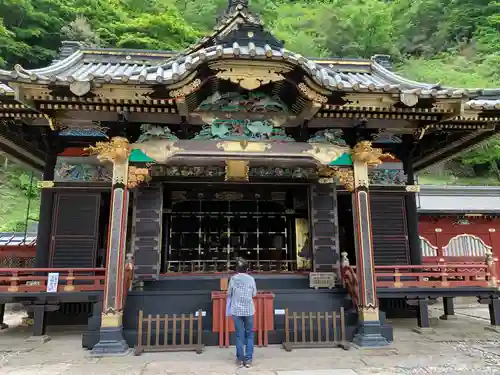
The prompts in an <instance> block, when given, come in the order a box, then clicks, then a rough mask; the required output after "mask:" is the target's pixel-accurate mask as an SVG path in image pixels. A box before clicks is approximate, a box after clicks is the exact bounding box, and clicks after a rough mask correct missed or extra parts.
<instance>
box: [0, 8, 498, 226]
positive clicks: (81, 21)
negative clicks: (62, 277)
mask: <svg viewBox="0 0 500 375" xmlns="http://www.w3.org/2000/svg"><path fill="white" fill-rule="evenodd" d="M250 3H251V7H252V9H253V10H254V11H255V12H256V13H258V14H260V17H261V18H262V19H263V20H264V21H265V22H266V24H267V27H268V28H269V29H270V30H271V31H272V32H273V33H274V34H275V35H277V36H278V37H279V38H281V39H283V40H285V42H286V46H287V48H288V49H290V50H293V51H295V52H298V53H301V54H303V55H305V56H315V57H328V56H336V57H370V56H372V55H374V54H376V53H384V54H390V55H392V57H393V59H394V61H395V62H396V68H397V70H398V71H399V72H400V73H402V74H403V75H405V76H407V77H408V78H410V79H415V80H419V81H427V82H432V83H437V82H440V83H441V84H443V85H452V86H457V87H485V88H487V87H500V53H499V50H498V46H499V45H500V1H498V0H391V1H387V0H251V1H250ZM226 5H227V1H226V0H0V68H12V66H13V65H14V64H21V65H22V66H24V67H26V68H36V67H41V66H45V65H47V64H49V63H50V62H51V60H53V59H54V57H55V56H56V55H57V51H58V48H59V46H60V44H61V41H62V40H65V39H66V40H67V39H72V40H78V41H81V42H84V43H85V44H87V45H89V46H97V47H122V48H144V49H163V50H182V49H183V48H185V47H187V46H188V45H190V44H192V43H193V42H195V41H196V40H197V39H198V38H200V37H201V36H203V35H205V34H206V33H208V32H209V30H211V29H212V28H213V26H214V25H215V23H216V18H217V16H218V15H219V14H220V13H221V12H222V11H223V9H224V8H225V7H226ZM499 147H500V144H499V141H498V139H496V140H493V141H491V142H489V143H487V144H485V145H483V146H481V147H479V148H477V149H475V150H473V151H471V152H469V153H468V154H466V155H463V156H462V157H461V158H460V161H461V163H462V165H474V167H475V169H477V170H478V173H479V171H480V170H481V168H486V169H487V170H488V171H489V173H490V175H493V176H495V177H496V178H497V179H498V180H500V173H498V167H499V163H500V151H499ZM476 167H477V168H476ZM9 168H11V167H9ZM9 168H8V169H7V170H4V171H3V172H0V179H1V180H2V181H3V182H2V184H1V185H0V189H1V190H2V201H3V202H6V203H5V204H3V205H0V229H3V230H6V228H7V229H8V228H10V229H12V228H14V227H15V226H16V225H17V224H19V222H22V220H21V219H19V220H18V219H17V218H18V216H16V215H18V214H17V212H18V211H19V212H21V211H22V210H21V209H20V207H22V206H23V205H25V203H22V204H21V203H20V199H24V200H26V198H27V196H26V194H31V195H33V194H34V196H33V198H34V199H38V192H36V191H35V192H33V191H32V192H31V193H29V190H26V187H27V186H28V185H29V184H28V182H27V181H29V176H28V175H26V174H23V172H21V171H19V170H17V169H16V170H14V169H9ZM32 206H33V207H38V204H36V203H35V204H33V205H32ZM11 210H12V212H14V211H15V212H16V214H9V215H5V214H6V212H8V211H11ZM4 217H9V219H8V220H7V222H6V221H5V219H4ZM11 218H13V219H11ZM1 220H3V221H1ZM16 220H17V221H16Z"/></svg>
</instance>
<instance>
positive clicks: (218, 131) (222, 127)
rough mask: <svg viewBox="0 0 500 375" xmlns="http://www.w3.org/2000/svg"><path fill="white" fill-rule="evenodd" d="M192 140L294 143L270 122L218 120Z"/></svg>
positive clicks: (204, 128)
mask: <svg viewBox="0 0 500 375" xmlns="http://www.w3.org/2000/svg"><path fill="white" fill-rule="evenodd" d="M193 139H196V140H207V139H227V140H270V141H277V142H295V140H294V139H293V138H292V137H290V136H288V135H287V134H286V132H285V130H284V129H283V128H279V127H277V126H275V124H274V122H273V121H272V120H249V119H245V120H238V119H218V118H214V119H213V120H212V122H211V123H210V124H208V125H205V126H204V127H203V128H202V130H201V131H200V132H199V133H198V134H197V135H195V137H194V138H193Z"/></svg>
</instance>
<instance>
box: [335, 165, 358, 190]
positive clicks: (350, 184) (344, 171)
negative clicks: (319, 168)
mask: <svg viewBox="0 0 500 375" xmlns="http://www.w3.org/2000/svg"><path fill="white" fill-rule="evenodd" d="M332 170H333V173H334V175H335V176H336V177H337V178H338V179H339V181H340V183H341V184H342V185H344V186H345V188H346V189H347V191H354V171H353V170H352V169H350V168H339V167H332Z"/></svg>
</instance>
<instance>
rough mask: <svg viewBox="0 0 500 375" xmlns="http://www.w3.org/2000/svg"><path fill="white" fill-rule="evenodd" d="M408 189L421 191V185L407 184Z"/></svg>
mask: <svg viewBox="0 0 500 375" xmlns="http://www.w3.org/2000/svg"><path fill="white" fill-rule="evenodd" d="M406 191H407V192H409V193H420V185H406Z"/></svg>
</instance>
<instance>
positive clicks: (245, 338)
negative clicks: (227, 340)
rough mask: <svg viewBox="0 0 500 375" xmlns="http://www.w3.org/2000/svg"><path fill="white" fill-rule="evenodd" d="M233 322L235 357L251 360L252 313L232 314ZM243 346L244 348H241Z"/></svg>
mask: <svg viewBox="0 0 500 375" xmlns="http://www.w3.org/2000/svg"><path fill="white" fill-rule="evenodd" d="M233 322H234V328H235V329H236V359H237V360H239V361H251V360H252V359H253V315H251V316H236V315H233ZM244 346H245V347H246V348H245V350H243V347H244Z"/></svg>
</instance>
